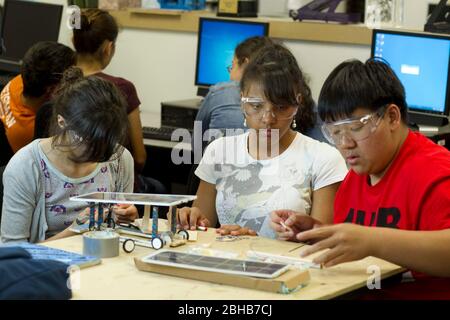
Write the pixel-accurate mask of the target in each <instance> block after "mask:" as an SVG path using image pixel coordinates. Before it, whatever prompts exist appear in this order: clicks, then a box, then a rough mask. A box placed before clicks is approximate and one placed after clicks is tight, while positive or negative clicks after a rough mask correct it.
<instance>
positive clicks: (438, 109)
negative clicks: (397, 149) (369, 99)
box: [372, 29, 450, 126]
mask: <svg viewBox="0 0 450 320" xmlns="http://www.w3.org/2000/svg"><path fill="white" fill-rule="evenodd" d="M372 57H375V58H381V59H383V60H385V61H387V62H388V63H389V64H390V66H391V68H392V69H393V70H394V71H395V73H396V74H397V76H398V77H399V79H400V81H401V82H402V84H403V86H404V87H405V91H406V102H407V104H408V108H409V117H410V121H411V122H413V123H415V124H417V125H429V126H442V125H445V124H447V123H448V117H449V112H450V79H449V75H450V73H449V70H450V37H449V36H446V35H436V34H431V33H423V32H417V33H416V32H404V31H402V32H400V31H391V30H376V29H375V30H373V35H372Z"/></svg>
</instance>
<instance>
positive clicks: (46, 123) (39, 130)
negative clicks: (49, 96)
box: [33, 101, 53, 139]
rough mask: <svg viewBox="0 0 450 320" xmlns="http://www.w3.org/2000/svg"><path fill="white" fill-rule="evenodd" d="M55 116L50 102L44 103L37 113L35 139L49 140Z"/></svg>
mask: <svg viewBox="0 0 450 320" xmlns="http://www.w3.org/2000/svg"><path fill="white" fill-rule="evenodd" d="M52 114H53V104H52V103H51V102H50V101H49V102H46V103H44V104H43V105H42V106H41V107H40V108H39V110H38V111H37V112H36V118H35V119H34V138H33V139H40V138H48V137H49V136H50V122H51V118H52Z"/></svg>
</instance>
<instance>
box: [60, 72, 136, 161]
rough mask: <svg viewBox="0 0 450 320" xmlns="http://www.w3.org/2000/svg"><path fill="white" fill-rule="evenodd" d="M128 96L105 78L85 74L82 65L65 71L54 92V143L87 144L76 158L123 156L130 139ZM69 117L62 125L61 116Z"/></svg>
mask: <svg viewBox="0 0 450 320" xmlns="http://www.w3.org/2000/svg"><path fill="white" fill-rule="evenodd" d="M125 105H126V103H125V100H124V98H123V96H122V95H121V93H120V92H119V91H118V89H117V88H116V87H115V86H114V84H112V83H110V82H108V81H106V80H103V79H101V78H98V77H95V76H90V77H86V78H84V77H83V73H82V71H81V69H79V68H76V67H71V68H69V69H68V70H66V72H64V75H63V79H62V81H61V84H60V86H59V88H58V89H57V90H56V91H55V94H54V96H53V122H52V125H53V127H52V135H54V138H53V141H52V145H53V146H54V147H73V148H75V147H78V146H80V145H82V146H84V147H85V153H84V154H83V155H81V156H79V157H77V158H72V159H71V160H72V161H75V162H78V163H82V162H105V161H108V160H111V157H112V156H113V155H114V154H117V156H120V154H121V152H122V151H123V147H122V145H123V144H124V143H125V142H126V141H125V140H126V137H127V129H128V121H124V119H126V118H127V114H126V111H125V110H126V108H125ZM58 115H61V116H62V117H63V118H64V120H65V126H64V127H63V128H61V127H59V125H58V123H57V116H58Z"/></svg>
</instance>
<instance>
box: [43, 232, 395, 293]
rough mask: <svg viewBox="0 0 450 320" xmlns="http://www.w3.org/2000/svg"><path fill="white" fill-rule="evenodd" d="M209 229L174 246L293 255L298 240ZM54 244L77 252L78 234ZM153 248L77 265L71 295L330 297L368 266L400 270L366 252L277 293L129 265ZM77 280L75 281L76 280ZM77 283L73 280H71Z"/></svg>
mask: <svg viewBox="0 0 450 320" xmlns="http://www.w3.org/2000/svg"><path fill="white" fill-rule="evenodd" d="M216 237H217V234H216V233H215V230H214V229H208V231H207V232H202V231H199V232H198V241H197V242H189V244H188V245H185V246H181V247H178V248H176V249H177V250H180V251H184V250H187V249H188V246H198V245H201V244H206V243H210V247H209V248H210V249H216V250H225V251H233V252H238V253H240V254H242V256H244V255H245V253H246V251H247V250H255V251H265V252H269V253H276V254H283V255H288V256H298V254H299V251H300V250H301V249H300V248H301V244H299V243H293V242H283V241H278V240H271V239H266V238H260V237H244V238H243V239H241V240H238V241H234V242H219V241H217V240H216ZM45 244H46V245H48V246H50V247H54V248H60V249H64V250H67V251H72V252H79V253H81V252H82V246H83V241H82V237H81V236H74V237H70V238H66V239H61V240H56V241H51V242H48V243H45ZM152 251H153V249H148V248H143V247H136V249H135V251H134V252H133V253H131V254H127V253H125V252H124V251H123V250H122V248H121V249H120V255H119V256H118V257H115V258H108V259H102V263H101V264H100V265H96V266H92V267H88V268H85V269H82V270H81V271H80V273H79V274H78V275H77V276H73V277H72V281H73V282H74V284H75V286H78V285H79V286H78V287H79V288H74V289H73V298H74V299H163V300H169V299H181V300H184V299H194V300H196V299H205V300H207V299H220V300H228V299H232V300H240V299H251V300H262V299H271V300H277V299H330V298H335V297H338V296H340V295H343V294H346V293H349V292H351V291H354V290H356V289H359V288H363V287H366V284H367V280H368V279H369V276H370V275H371V273H369V272H368V267H369V266H373V265H375V266H378V267H379V268H380V270H381V278H382V279H385V278H387V277H390V276H392V275H395V274H398V273H400V272H402V271H403V269H402V268H401V267H399V266H397V265H394V264H392V263H389V262H387V261H384V260H381V259H377V258H373V257H368V258H366V259H363V260H360V261H356V262H351V263H346V264H342V265H338V266H335V267H332V268H328V269H310V275H311V281H310V283H309V284H308V285H307V286H306V287H304V288H301V289H300V290H298V291H296V292H294V293H291V294H276V293H268V292H263V291H258V290H251V289H243V288H238V287H232V286H227V285H219V284H214V283H209V282H203V281H197V280H189V279H183V278H177V277H171V276H166V275H161V274H156V273H150V272H141V271H139V270H137V268H136V267H135V265H134V261H133V258H134V257H137V256H143V255H146V254H148V253H150V252H152ZM78 281H79V282H78ZM76 282H78V283H76Z"/></svg>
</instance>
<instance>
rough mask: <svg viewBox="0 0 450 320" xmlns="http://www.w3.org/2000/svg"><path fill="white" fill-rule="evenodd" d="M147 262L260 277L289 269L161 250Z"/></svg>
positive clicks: (144, 260)
mask: <svg viewBox="0 0 450 320" xmlns="http://www.w3.org/2000/svg"><path fill="white" fill-rule="evenodd" d="M142 261H143V262H145V263H151V264H157V265H163V266H169V267H178V268H185V269H193V270H201V271H209V272H219V273H228V274H236V275H242V276H250V277H258V278H275V277H278V276H279V275H280V274H282V273H283V272H285V271H287V270H288V267H289V266H288V265H286V264H280V263H268V262H259V261H252V260H239V259H227V258H221V257H210V256H203V255H198V254H192V253H184V252H178V251H170V250H160V251H157V252H155V253H152V254H150V255H148V256H146V257H144V258H143V259H142Z"/></svg>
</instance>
